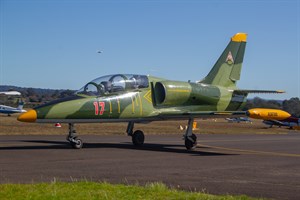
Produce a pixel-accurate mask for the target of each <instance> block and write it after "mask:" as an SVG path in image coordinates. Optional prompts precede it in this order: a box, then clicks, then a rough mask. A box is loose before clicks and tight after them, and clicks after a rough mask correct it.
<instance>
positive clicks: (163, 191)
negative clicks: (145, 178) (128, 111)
mask: <svg viewBox="0 0 300 200" xmlns="http://www.w3.org/2000/svg"><path fill="white" fill-rule="evenodd" d="M0 199H1V200H10V199H11V200H18V199H22V200H23V199H30V200H34V199H51V200H52V199H72V200H77V199H78V200H82V199H89V200H90V199H105V200H113V199H118V200H119V199H128V200H135V199H143V200H147V199H149V200H150V199H151V200H152V199H164V200H165V199H201V200H254V199H255V198H251V197H247V196H244V195H243V196H230V195H225V196H217V195H210V194H204V193H198V192H184V191H179V190H175V189H169V188H168V187H167V186H166V185H164V184H162V183H151V184H148V185H146V186H145V187H142V186H138V185H121V184H118V185H112V184H109V183H96V182H84V181H82V182H73V183H62V182H52V183H39V184H2V185H0Z"/></svg>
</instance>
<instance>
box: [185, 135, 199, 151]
mask: <svg viewBox="0 0 300 200" xmlns="http://www.w3.org/2000/svg"><path fill="white" fill-rule="evenodd" d="M191 139H192V140H193V141H191V140H189V139H188V138H186V139H185V141H184V145H185V147H186V149H187V150H193V149H195V148H196V147H197V136H196V135H195V134H192V136H191Z"/></svg>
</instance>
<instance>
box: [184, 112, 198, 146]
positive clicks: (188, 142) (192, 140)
mask: <svg viewBox="0 0 300 200" xmlns="http://www.w3.org/2000/svg"><path fill="white" fill-rule="evenodd" d="M193 122H194V119H193V118H190V119H189V122H188V128H187V129H186V132H185V134H184V136H183V138H184V145H185V147H186V149H187V150H194V149H195V148H196V147H197V136H196V135H195V134H193V132H192V131H193Z"/></svg>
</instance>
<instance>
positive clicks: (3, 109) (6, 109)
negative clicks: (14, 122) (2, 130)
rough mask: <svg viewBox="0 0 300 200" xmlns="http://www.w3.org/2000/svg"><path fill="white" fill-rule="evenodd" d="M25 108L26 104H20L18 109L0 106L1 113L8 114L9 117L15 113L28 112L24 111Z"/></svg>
mask: <svg viewBox="0 0 300 200" xmlns="http://www.w3.org/2000/svg"><path fill="white" fill-rule="evenodd" d="M23 106H24V102H22V101H21V102H19V105H18V107H16V108H14V107H10V106H5V105H0V113H3V114H7V115H8V116H10V115H11V114H14V113H24V112H27V110H24V109H23Z"/></svg>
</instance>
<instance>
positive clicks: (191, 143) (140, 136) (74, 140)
mask: <svg viewBox="0 0 300 200" xmlns="http://www.w3.org/2000/svg"><path fill="white" fill-rule="evenodd" d="M193 122H194V119H193V118H190V119H189V122H188V128H187V130H186V133H185V134H184V136H183V139H184V145H185V147H186V149H187V150H193V149H195V148H196V146H197V136H196V135H195V134H193V132H192V129H193ZM133 128H134V122H129V123H128V126H127V130H126V132H127V134H128V136H131V138H132V143H133V144H134V145H135V146H142V145H143V144H144V141H145V135H144V133H143V131H141V130H136V131H134V132H133ZM67 140H68V141H69V142H70V144H71V146H72V147H73V148H74V149H81V148H82V146H83V142H82V140H81V139H79V138H78V137H77V134H76V130H75V126H74V124H73V123H69V134H68V136H67Z"/></svg>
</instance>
